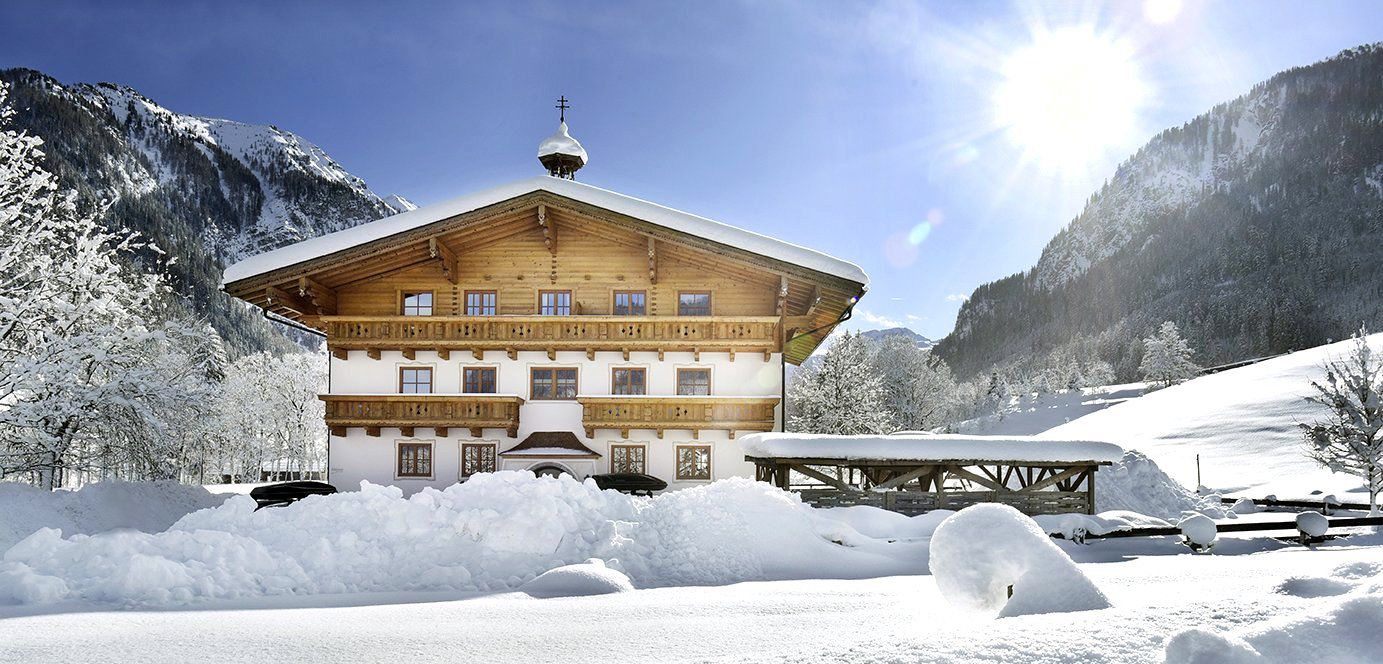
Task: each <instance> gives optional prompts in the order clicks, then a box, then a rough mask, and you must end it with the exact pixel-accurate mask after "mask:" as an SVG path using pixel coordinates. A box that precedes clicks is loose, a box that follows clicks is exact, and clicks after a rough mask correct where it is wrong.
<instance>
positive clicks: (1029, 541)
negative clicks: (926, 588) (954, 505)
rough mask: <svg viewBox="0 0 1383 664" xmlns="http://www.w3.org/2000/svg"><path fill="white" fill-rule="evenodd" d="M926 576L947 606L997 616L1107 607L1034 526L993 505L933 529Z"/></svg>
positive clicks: (969, 509)
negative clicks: (930, 574)
mask: <svg viewBox="0 0 1383 664" xmlns="http://www.w3.org/2000/svg"><path fill="white" fill-rule="evenodd" d="M930 551H931V563H930V564H931V571H932V576H933V577H934V578H935V579H936V585H937V588H938V589H940V590H941V594H942V595H944V596H945V597H946V599H947V600H949V601H950V602H951V603H952V604H955V605H957V606H961V607H964V608H968V609H976V610H981V611H997V613H998V615H999V617H1001V618H1002V617H1009V616H1021V615H1028V614H1034V613H1059V612H1066V611H1089V610H1093V609H1103V608H1107V607H1108V606H1109V600H1108V599H1106V598H1105V596H1104V593H1102V592H1100V589H1099V588H1097V587H1095V584H1094V583H1093V582H1091V581H1090V579H1089V578H1088V577H1086V576H1085V573H1084V572H1082V571H1081V570H1080V568H1079V567H1077V566H1076V564H1075V563H1074V562H1072V561H1071V558H1070V557H1069V556H1067V555H1066V553H1065V552H1064V551H1062V550H1061V549H1060V548H1059V547H1057V545H1056V544H1053V543H1052V541H1051V538H1049V537H1048V536H1047V534H1046V533H1045V532H1043V530H1042V528H1040V527H1039V526H1038V525H1037V523H1036V522H1035V521H1033V520H1032V519H1030V518H1028V517H1027V516H1024V515H1023V513H1022V512H1019V511H1018V510H1016V509H1014V508H1012V507H1010V506H1008V505H1001V504H997V503H982V504H979V505H973V506H971V507H967V508H965V509H963V510H961V511H959V512H957V513H956V514H955V515H953V516H951V517H950V518H948V519H946V520H945V521H942V522H941V525H939V526H937V528H936V532H935V533H933V534H932V540H931V549H930Z"/></svg>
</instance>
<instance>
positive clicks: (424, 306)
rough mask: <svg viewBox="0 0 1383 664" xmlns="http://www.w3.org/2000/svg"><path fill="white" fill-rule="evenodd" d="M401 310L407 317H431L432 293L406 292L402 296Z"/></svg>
mask: <svg viewBox="0 0 1383 664" xmlns="http://www.w3.org/2000/svg"><path fill="white" fill-rule="evenodd" d="M400 298H401V302H402V304H401V305H400V306H401V309H402V312H403V315H405V316H431V315H432V291H417V292H413V293H409V292H404V293H402V294H401V295H400Z"/></svg>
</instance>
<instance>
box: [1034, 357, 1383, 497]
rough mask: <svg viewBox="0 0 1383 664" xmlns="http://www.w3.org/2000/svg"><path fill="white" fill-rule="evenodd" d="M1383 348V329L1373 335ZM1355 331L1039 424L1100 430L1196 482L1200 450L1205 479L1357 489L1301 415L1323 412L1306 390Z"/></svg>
mask: <svg viewBox="0 0 1383 664" xmlns="http://www.w3.org/2000/svg"><path fill="white" fill-rule="evenodd" d="M1368 339H1369V345H1370V346H1371V347H1373V348H1374V350H1375V352H1383V334H1372V335H1369V337H1368ZM1352 343H1353V342H1352V341H1342V342H1339V343H1335V344H1331V345H1327V346H1319V347H1316V348H1310V349H1306V350H1300V351H1297V352H1295V353H1292V354H1290V355H1284V356H1282V357H1276V358H1273V359H1270V360H1265V361H1263V362H1259V363H1258V364H1253V365H1249V366H1246V367H1240V368H1237V369H1230V370H1228V371H1222V372H1220V373H1216V374H1211V375H1208V376H1201V377H1199V378H1196V379H1195V380H1191V381H1187V382H1185V383H1182V384H1180V385H1174V386H1172V387H1169V388H1165V389H1161V390H1157V391H1156V392H1152V393H1150V394H1146V395H1144V396H1141V397H1138V398H1137V399H1131V400H1129V401H1126V402H1124V403H1121V404H1118V405H1116V406H1112V407H1110V408H1106V409H1104V410H1101V411H1099V412H1096V413H1091V414H1090V415H1086V416H1085V417H1082V418H1080V419H1077V420H1073V421H1071V422H1070V423H1068V424H1064V425H1062V426H1058V427H1056V428H1054V429H1051V430H1049V431H1045V432H1043V433H1041V434H1039V437H1042V438H1052V439H1056V440H1070V439H1073V438H1076V439H1092V440H1107V441H1110V442H1112V443H1118V444H1119V445H1122V446H1123V447H1124V448H1125V449H1131V450H1138V451H1139V452H1142V453H1143V454H1146V455H1147V456H1148V457H1149V458H1151V459H1152V460H1154V461H1156V462H1157V464H1158V465H1159V466H1161V467H1162V469H1163V470H1164V471H1166V472H1168V473H1170V474H1171V475H1172V476H1173V477H1176V478H1178V479H1179V480H1180V481H1181V482H1182V483H1183V484H1185V485H1187V486H1192V485H1194V484H1195V480H1196V455H1197V454H1199V455H1200V470H1201V477H1202V482H1203V483H1204V484H1205V485H1206V486H1208V487H1211V488H1212V489H1215V490H1217V491H1222V492H1235V493H1242V494H1247V495H1251V496H1254V497H1258V496H1261V495H1263V494H1266V493H1275V494H1278V495H1281V496H1282V497H1283V498H1305V497H1306V496H1308V495H1311V492H1313V491H1317V490H1319V491H1322V492H1325V493H1336V494H1339V495H1344V494H1343V493H1342V492H1346V491H1349V492H1358V491H1359V490H1360V484H1361V483H1360V481H1359V479H1357V478H1354V477H1351V476H1348V475H1343V474H1339V473H1331V472H1330V471H1328V470H1326V469H1325V468H1323V467H1321V466H1319V465H1317V464H1316V463H1315V462H1314V461H1312V460H1310V459H1309V458H1307V457H1306V454H1305V453H1304V451H1305V443H1304V439H1303V437H1302V432H1301V429H1300V428H1299V427H1298V424H1299V423H1304V422H1311V421H1314V420H1316V419H1318V418H1321V417H1323V416H1324V415H1325V409H1324V408H1323V407H1322V406H1319V405H1317V404H1312V403H1310V402H1308V401H1306V399H1305V398H1304V397H1305V396H1306V395H1308V394H1309V393H1310V392H1311V381H1312V380H1324V378H1325V376H1324V370H1323V369H1322V368H1321V366H1322V364H1323V363H1324V362H1325V361H1326V360H1327V359H1329V358H1338V357H1342V356H1344V355H1345V354H1347V353H1348V352H1349V350H1350V344H1352Z"/></svg>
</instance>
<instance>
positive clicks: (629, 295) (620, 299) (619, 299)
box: [611, 290, 648, 316]
mask: <svg viewBox="0 0 1383 664" xmlns="http://www.w3.org/2000/svg"><path fill="white" fill-rule="evenodd" d="M647 302H648V294H647V293H646V292H644V291H641V290H640V291H619V290H617V291H615V302H614V307H613V308H611V312H612V313H613V314H614V315H616V316H646V315H648V306H647Z"/></svg>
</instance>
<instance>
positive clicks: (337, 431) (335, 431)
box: [331, 427, 346, 438]
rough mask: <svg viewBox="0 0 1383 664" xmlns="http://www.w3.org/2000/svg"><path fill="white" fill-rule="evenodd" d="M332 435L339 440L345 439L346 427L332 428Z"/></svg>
mask: <svg viewBox="0 0 1383 664" xmlns="http://www.w3.org/2000/svg"><path fill="white" fill-rule="evenodd" d="M331 435H333V436H336V437H337V438H344V437H345V436H346V427H332V428H331Z"/></svg>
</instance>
